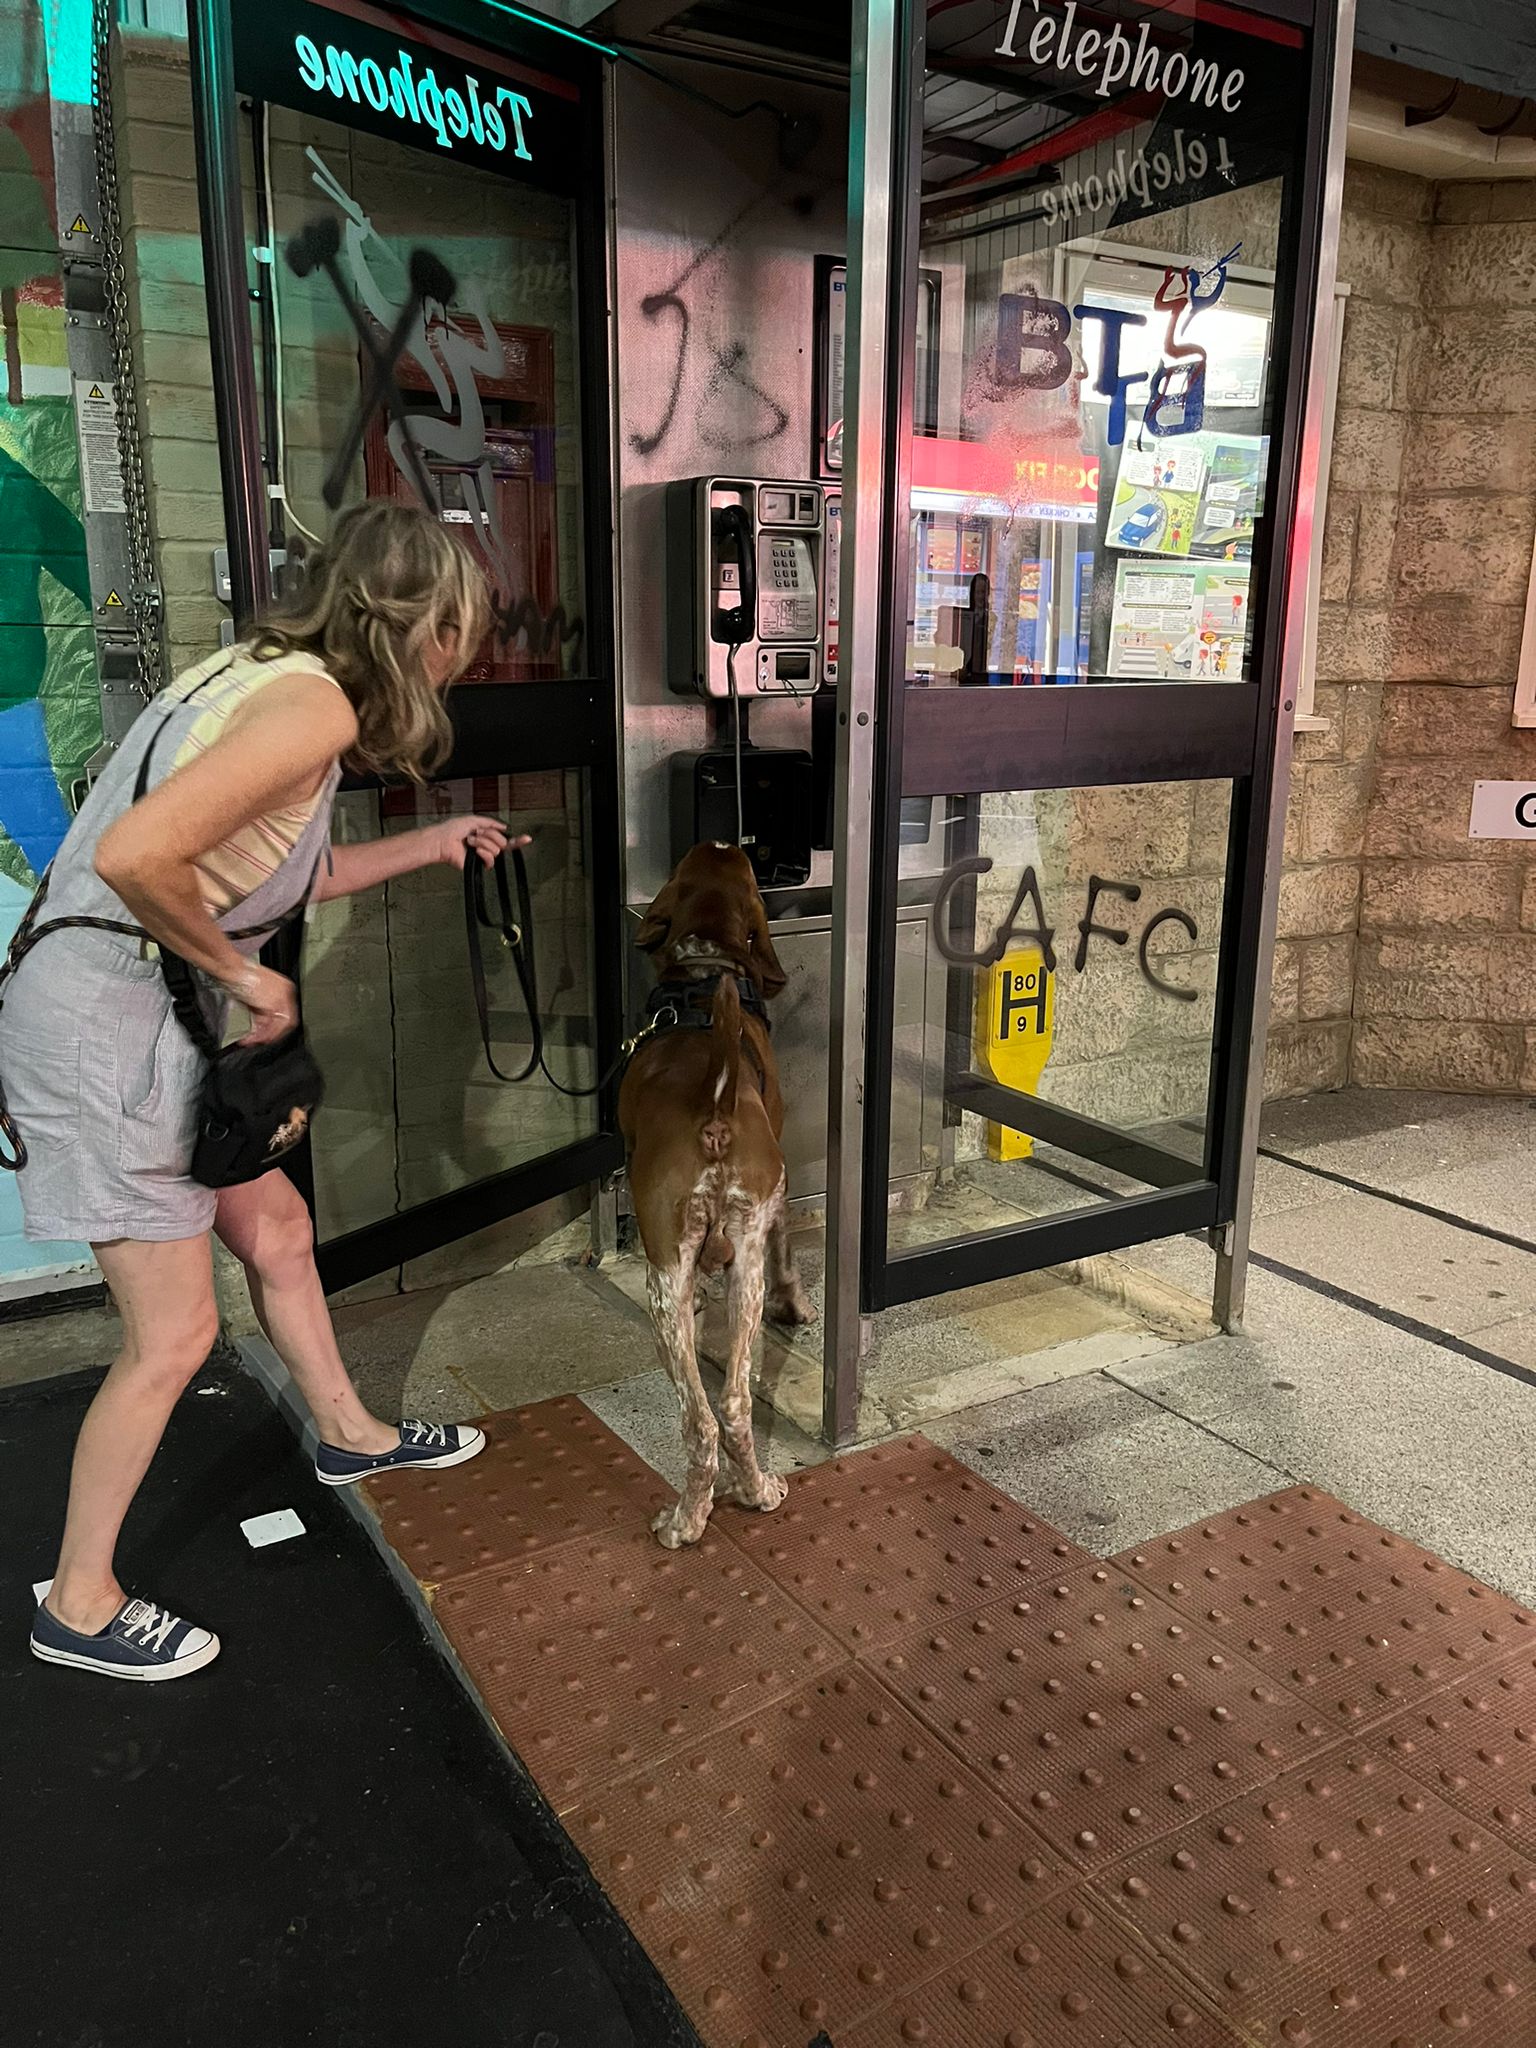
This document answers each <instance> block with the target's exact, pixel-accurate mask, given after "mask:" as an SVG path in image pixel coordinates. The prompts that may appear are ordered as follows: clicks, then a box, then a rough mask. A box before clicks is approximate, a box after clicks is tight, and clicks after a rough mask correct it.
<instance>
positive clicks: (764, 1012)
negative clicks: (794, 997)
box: [626, 968, 773, 1092]
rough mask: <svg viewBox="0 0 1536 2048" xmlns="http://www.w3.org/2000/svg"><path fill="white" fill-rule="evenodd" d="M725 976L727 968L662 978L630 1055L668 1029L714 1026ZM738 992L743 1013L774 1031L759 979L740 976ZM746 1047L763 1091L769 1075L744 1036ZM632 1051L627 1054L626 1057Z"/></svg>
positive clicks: (634, 1040)
mask: <svg viewBox="0 0 1536 2048" xmlns="http://www.w3.org/2000/svg"><path fill="white" fill-rule="evenodd" d="M724 979H725V969H724V968H722V969H721V970H720V971H719V972H718V973H716V974H706V975H703V976H701V977H700V978H699V979H698V980H697V981H693V980H689V981H658V982H657V984H656V986H655V987H654V988H653V989H652V990H651V999H650V1001H649V1002H648V1003H647V1004H646V1006H645V1022H644V1023H643V1024H642V1025H641V1027H640V1029H639V1030H638V1031H637V1032H636V1033H635V1035H634V1037H633V1038H632V1039H630V1040H628V1041H627V1044H628V1046H629V1048H630V1055H632V1054H633V1053H634V1052H637V1051H638V1050H639V1048H640V1047H641V1045H643V1044H645V1043H646V1042H647V1040H649V1039H652V1038H660V1037H662V1036H663V1035H664V1034H665V1033H667V1032H668V1031H709V1030H711V1029H712V1028H713V1026H714V1021H715V1020H714V1015H713V1011H714V1002H715V991H716V990H717V989H718V988H719V986H720V984H721V982H722V981H723V980H724ZM736 992H737V994H738V995H739V996H740V997H741V1008H742V1014H743V1015H744V1016H748V1017H755V1018H756V1019H757V1021H758V1023H759V1024H761V1025H762V1027H763V1029H764V1030H765V1031H772V1029H773V1025H772V1023H771V1022H770V1021H769V1017H768V1005H767V1004H766V1003H765V1002H764V1001H763V999H762V996H761V995H760V994H759V993H758V989H757V985H756V983H755V982H752V981H749V980H748V979H747V977H746V976H745V975H744V974H738V975H737V976H736ZM742 1045H743V1049H744V1050H745V1051H746V1052H747V1054H748V1055H749V1057H750V1058H751V1061H752V1065H753V1067H754V1069H755V1070H756V1073H757V1085H758V1089H759V1092H765V1091H766V1089H767V1086H768V1076H767V1074H766V1073H765V1072H764V1071H763V1064H762V1062H761V1060H759V1059H758V1058H757V1056H756V1054H755V1053H753V1051H752V1048H751V1045H750V1043H749V1042H748V1041H747V1040H746V1039H745V1038H743V1040H742ZM630 1055H626V1060H627V1059H628V1057H629V1056H630Z"/></svg>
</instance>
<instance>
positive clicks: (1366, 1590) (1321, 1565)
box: [1116, 1487, 1536, 1727]
mask: <svg viewBox="0 0 1536 2048" xmlns="http://www.w3.org/2000/svg"><path fill="white" fill-rule="evenodd" d="M1116 1562H1117V1563H1118V1564H1119V1565H1120V1566H1121V1567H1122V1568H1123V1569H1124V1570H1126V1571H1128V1572H1130V1573H1131V1574H1133V1575H1134V1576H1135V1577H1137V1578H1139V1579H1141V1580H1142V1581H1143V1582H1144V1583H1145V1584H1146V1585H1148V1586H1150V1587H1151V1588H1152V1589H1153V1591H1154V1592H1156V1593H1158V1594H1159V1595H1161V1597H1162V1598H1163V1599H1165V1600H1168V1601H1170V1602H1172V1603H1173V1604H1174V1605H1175V1606H1177V1607H1178V1608H1180V1609H1181V1611H1182V1612H1183V1613H1185V1614H1186V1615H1188V1616H1189V1617H1190V1619H1191V1620H1193V1621H1195V1622H1196V1623H1197V1624H1198V1625H1199V1626H1200V1627H1201V1628H1202V1629H1205V1630H1207V1631H1208V1632H1209V1633H1211V1634H1213V1635H1215V1636H1216V1637H1218V1638H1219V1639H1220V1640H1221V1641H1222V1642H1225V1643H1227V1644H1229V1645H1230V1646H1231V1647H1232V1648H1233V1649H1234V1650H1238V1651H1240V1652H1241V1653H1242V1654H1243V1655H1244V1656H1245V1657H1248V1658H1250V1659H1251V1660H1252V1661H1254V1662H1255V1663H1257V1664H1260V1665H1261V1666H1262V1667H1263V1668H1264V1670H1265V1671H1267V1672H1268V1673H1269V1675H1270V1676H1271V1677H1272V1678H1275V1679H1278V1680H1279V1681H1281V1682H1282V1683H1283V1684H1285V1685H1287V1686H1289V1687H1291V1688H1293V1689H1294V1690H1296V1691H1298V1692H1300V1693H1302V1694H1304V1695H1305V1696H1306V1697H1307V1698H1308V1699H1310V1700H1312V1701H1313V1702H1314V1703H1315V1705H1316V1707H1317V1710H1318V1711H1319V1712H1320V1713H1327V1714H1328V1715H1330V1716H1331V1717H1332V1718H1333V1719H1334V1721H1335V1722H1336V1723H1339V1724H1342V1725H1344V1726H1346V1727H1366V1726H1369V1725H1371V1724H1373V1723H1375V1722H1377V1721H1380V1720H1383V1719H1385V1718H1386V1717H1388V1716H1389V1715H1393V1714H1396V1713H1398V1712H1400V1711H1401V1710H1402V1709H1403V1708H1404V1707H1406V1706H1410V1705H1412V1704H1413V1703H1414V1702H1415V1701H1418V1700H1421V1699H1424V1698H1425V1697H1427V1696H1428V1695H1429V1694H1431V1693H1433V1692H1436V1691H1438V1690H1439V1689H1440V1688H1441V1687H1442V1686H1446V1685H1450V1684H1452V1683H1454V1682H1455V1681H1456V1680H1457V1679H1458V1678H1462V1677H1465V1676H1467V1675H1468V1674H1470V1673H1471V1672H1473V1671H1476V1670H1478V1669H1480V1668H1482V1667H1484V1666H1487V1665H1489V1664H1491V1663H1492V1662H1494V1661H1496V1660H1499V1659H1503V1658H1506V1657H1510V1656H1513V1655H1514V1654H1515V1653H1516V1652H1517V1651H1518V1650H1519V1649H1520V1647H1521V1645H1522V1643H1525V1642H1530V1643H1532V1644H1533V1645H1536V1616H1533V1615H1531V1614H1529V1613H1527V1612H1526V1610H1525V1609H1524V1608H1522V1607H1520V1606H1518V1605H1517V1604H1516V1603H1515V1602H1514V1601H1513V1600H1509V1599H1506V1598H1505V1597H1504V1596H1503V1595H1502V1594H1499V1593H1495V1592H1493V1591H1492V1590H1491V1589H1490V1588H1489V1587H1487V1586H1484V1585H1482V1584H1480V1583H1479V1582H1478V1581H1477V1580H1476V1579H1471V1578H1468V1577H1467V1576H1466V1575H1465V1574H1464V1573H1462V1572H1459V1571H1457V1570H1456V1569H1455V1567H1454V1566H1452V1565H1448V1564H1446V1563H1445V1562H1444V1560H1443V1559H1441V1558H1438V1557H1435V1556H1433V1555H1432V1554H1431V1553H1430V1552H1429V1551H1427V1550H1421V1549H1420V1548H1419V1547H1418V1545H1417V1544H1414V1543H1410V1542H1409V1541H1408V1540H1407V1538H1406V1537H1403V1536H1395V1535H1393V1534H1392V1532H1391V1531H1390V1530H1388V1529H1382V1528H1379V1527H1378V1526H1377V1525H1376V1524H1375V1523H1374V1522H1368V1521H1366V1520H1364V1518H1363V1517H1361V1516H1359V1515H1357V1514H1355V1513H1354V1512H1353V1511H1352V1510H1351V1509H1349V1508H1346V1507H1345V1506H1344V1505H1343V1504H1342V1503H1341V1502H1339V1501H1336V1500H1334V1499H1332V1498H1331V1496H1329V1495H1328V1494H1325V1493H1319V1492H1317V1491H1316V1489H1314V1488H1311V1487H1293V1488H1291V1489H1289V1490H1288V1491H1287V1492H1285V1493H1279V1494H1275V1495H1272V1496H1271V1497H1270V1498H1269V1499H1267V1500H1261V1501H1255V1502H1253V1503H1252V1504H1251V1505H1250V1506H1248V1507H1244V1508H1237V1509H1234V1510H1233V1511H1232V1513H1230V1514H1226V1515H1219V1516H1217V1517H1215V1518H1214V1519H1213V1520H1211V1521H1209V1522H1202V1523H1199V1524H1197V1525H1196V1526H1195V1527H1194V1528H1191V1529H1186V1530H1183V1531H1181V1532H1180V1533H1179V1534H1178V1535H1175V1536H1168V1537H1162V1538H1159V1539H1158V1541H1157V1542H1155V1543H1151V1544H1145V1545H1143V1546H1141V1548H1139V1549H1137V1550H1134V1551H1129V1552H1127V1553H1126V1554H1125V1555H1124V1556H1123V1557H1121V1558H1118V1559H1117V1560H1116Z"/></svg>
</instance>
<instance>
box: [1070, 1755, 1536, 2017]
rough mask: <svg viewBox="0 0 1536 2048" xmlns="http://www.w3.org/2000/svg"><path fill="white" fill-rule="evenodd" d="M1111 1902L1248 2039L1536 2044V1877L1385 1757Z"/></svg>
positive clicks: (1158, 1871)
mask: <svg viewBox="0 0 1536 2048" xmlns="http://www.w3.org/2000/svg"><path fill="white" fill-rule="evenodd" d="M1098 1889H1099V1890H1101V1891H1102V1892H1103V1894H1104V1895H1105V1896H1106V1897H1107V1898H1109V1899H1112V1900H1113V1902H1114V1904H1115V1906H1116V1907H1117V1909H1118V1910H1119V1911H1121V1912H1123V1913H1125V1914H1127V1915H1129V1916H1130V1918H1131V1920H1132V1921H1133V1922H1134V1924H1135V1925H1136V1927H1137V1928H1138V1929H1139V1930H1140V1931H1141V1932H1142V1933H1143V1934H1145V1935H1146V1936H1147V1937H1148V1938H1149V1939H1150V1940H1151V1941H1152V1942H1153V1943H1154V1945H1155V1946H1156V1947H1157V1948H1158V1949H1160V1950H1161V1951H1162V1952H1163V1953H1164V1954H1165V1955H1166V1956H1168V1957H1169V1958H1170V1959H1171V1960H1173V1961H1175V1962H1176V1963H1177V1966H1178V1967H1179V1969H1180V1970H1181V1971H1182V1972H1184V1973H1185V1974H1186V1975H1187V1976H1189V1977H1191V1978H1193V1979H1194V1980H1195V1981H1196V1982H1197V1983H1198V1984H1200V1985H1201V1987H1202V1988H1203V1989H1204V1990H1205V1991H1206V1992H1207V1993H1208V1995H1209V1996H1210V1997H1211V1998H1212V2000H1213V2001H1214V2002H1215V2003H1216V2005H1217V2006H1218V2007H1219V2008H1220V2009H1221V2011H1222V2012H1223V2013H1224V2014H1225V2015H1226V2016H1227V2017H1228V2018H1229V2019H1230V2020H1231V2021H1232V2023H1233V2024H1234V2026H1235V2027H1236V2028H1237V2029H1238V2031H1239V2032H1240V2033H1241V2034H1242V2035H1243V2036H1244V2038H1245V2039H1249V2038H1252V2039H1254V2040H1259V2041H1264V2042H1273V2043H1275V2044H1277V2048H1441V2044H1442V2043H1443V2044H1446V2048H1450V2044H1452V2043H1457V2042H1462V2041H1465V2042H1467V2043H1469V2044H1476V2048H1495V2044H1497V2048H1528V2044H1529V2043H1530V2042H1531V2041H1533V2040H1536V1961H1533V1944H1536V1871H1532V1870H1531V1869H1529V1868H1528V1867H1526V1866H1524V1865H1523V1864H1521V1862H1520V1861H1519V1859H1518V1857H1517V1856H1516V1855H1515V1854H1514V1853H1512V1852H1511V1851H1510V1849H1509V1848H1508V1847H1507V1845H1505V1844H1502V1843H1498V1842H1496V1841H1494V1840H1493V1839H1492V1838H1490V1837H1488V1836H1485V1835H1484V1834H1482V1833H1481V1831H1480V1830H1479V1829H1478V1828H1477V1827H1476V1826H1475V1825H1474V1824H1473V1823H1471V1822H1470V1821H1469V1820H1468V1819H1467V1817H1466V1816H1465V1815H1464V1814H1461V1813H1458V1812H1457V1811H1456V1810H1455V1809H1454V1808H1453V1807H1451V1806H1450V1805H1448V1804H1447V1803H1446V1802H1445V1801H1443V1800H1441V1799H1438V1798H1437V1797H1436V1796H1435V1795H1434V1794H1433V1793H1432V1792H1430V1791H1428V1790H1427V1789H1426V1788H1425V1787H1424V1786H1422V1785H1420V1784H1418V1783H1417V1782H1416V1781H1415V1780H1414V1779H1412V1778H1410V1777H1408V1776H1407V1775H1406V1773H1404V1772H1402V1771H1399V1770H1397V1769H1396V1768H1395V1767H1394V1766H1393V1765H1392V1764H1391V1763H1390V1762H1388V1761H1387V1760H1386V1759H1385V1758H1384V1757H1380V1756H1377V1755H1375V1754H1373V1753H1371V1752H1358V1751H1357V1752H1353V1753H1351V1754H1349V1755H1347V1756H1343V1757H1339V1756H1335V1757H1333V1758H1330V1759H1325V1760H1324V1761H1322V1762H1319V1763H1316V1764H1314V1765H1312V1766H1310V1767H1308V1768H1307V1769H1305V1770H1302V1771H1297V1772H1293V1773H1291V1774H1289V1775H1287V1776H1286V1777H1283V1778H1280V1779H1278V1780H1277V1781H1276V1782H1275V1783H1274V1784H1272V1785H1270V1786H1268V1787H1267V1788H1266V1789H1265V1790H1264V1791H1262V1792H1256V1793H1254V1794H1253V1795H1251V1796H1250V1797H1248V1798H1245V1799H1240V1800H1237V1801H1235V1802H1234V1803H1233V1804H1232V1805H1230V1806H1227V1807H1225V1808H1223V1809H1222V1811H1221V1812H1220V1813H1218V1814H1213V1815H1211V1816H1210V1817H1209V1818H1207V1819H1206V1820H1204V1821H1202V1822H1201V1823H1199V1824H1198V1825H1197V1826H1195V1827H1193V1828H1189V1829H1186V1830H1185V1831H1184V1832H1183V1833H1182V1834H1180V1835H1179V1836H1178V1837H1176V1838H1175V1839H1174V1840H1173V1841H1171V1842H1167V1843H1164V1844H1162V1845H1161V1846H1160V1847H1159V1848H1157V1849H1156V1850H1153V1851H1151V1852H1150V1853H1148V1854H1147V1855H1144V1856H1139V1857H1136V1858H1135V1859H1133V1860H1132V1861H1130V1862H1129V1863H1127V1864H1125V1865H1123V1866H1122V1867H1121V1868H1119V1869H1117V1870H1115V1871H1113V1872H1106V1873H1105V1874H1104V1875H1103V1876H1102V1877H1101V1878H1100V1879H1099V1880H1098Z"/></svg>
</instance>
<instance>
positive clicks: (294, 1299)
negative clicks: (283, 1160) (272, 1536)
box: [214, 1172, 400, 1456]
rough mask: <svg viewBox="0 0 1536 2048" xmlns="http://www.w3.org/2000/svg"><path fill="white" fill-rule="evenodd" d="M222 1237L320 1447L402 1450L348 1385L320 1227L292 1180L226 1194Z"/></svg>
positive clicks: (281, 1177)
mask: <svg viewBox="0 0 1536 2048" xmlns="http://www.w3.org/2000/svg"><path fill="white" fill-rule="evenodd" d="M214 1229H215V1230H216V1231H217V1232H218V1234H219V1238H220V1240H221V1242H223V1243H224V1244H226V1245H227V1246H228V1247H229V1249H230V1250H231V1251H232V1252H233V1253H234V1255H235V1257H236V1258H237V1259H238V1260H239V1261H240V1263H241V1264H242V1265H243V1266H244V1268H245V1270H246V1273H247V1275H248V1277H249V1279H250V1283H251V1302H252V1305H253V1306H254V1308H255V1310H256V1314H257V1317H258V1318H259V1320H260V1322H261V1327H262V1328H263V1329H264V1330H265V1331H266V1333H267V1336H268V1337H269V1338H270V1339H271V1342H272V1347H273V1349H274V1350H275V1351H276V1352H277V1355H278V1356H279V1358H281V1359H282V1361H283V1363H284V1365H286V1366H287V1368H288V1370H289V1371H290V1372H291V1373H292V1374H293V1377H294V1379H295V1381H296V1382H297V1383H298V1388H299V1392H300V1393H301V1394H302V1395H303V1396H304V1399H305V1400H306V1401H307V1402H308V1403H309V1411H310V1413H311V1414H312V1415H313V1416H314V1418H315V1427H316V1429H317V1430H318V1431H319V1432H320V1441H321V1442H322V1443H327V1444H336V1445H338V1446H339V1447H340V1448H341V1449H343V1450H348V1451H362V1452H364V1453H366V1454H368V1455H370V1456H372V1455H374V1454H376V1453H378V1452H381V1451H392V1450H394V1449H396V1448H397V1447H398V1445H399V1442H400V1432H399V1430H398V1429H397V1428H395V1427H394V1426H393V1425H392V1424H389V1423H384V1422H380V1420H379V1419H378V1417H377V1416H376V1415H372V1414H370V1413H369V1411H368V1410H367V1409H366V1408H365V1407H364V1406H363V1403H362V1401H361V1400H360V1399H359V1398H358V1393H357V1389H356V1388H355V1387H354V1386H353V1384H352V1382H351V1380H350V1379H348V1377H347V1368H346V1367H345V1365H343V1364H342V1360H341V1353H340V1352H339V1351H338V1350H337V1348H336V1333H335V1331H334V1329H333V1328H332V1326H331V1312H330V1310H329V1309H328V1308H327V1307H326V1305H325V1294H324V1292H323V1290H322V1289H321V1286H320V1275H319V1273H318V1272H317V1271H316V1270H315V1233H314V1226H313V1225H312V1224H311V1222H310V1217H309V1211H308V1209H306V1208H305V1206H304V1199H303V1197H302V1196H301V1195H300V1193H299V1191H298V1189H297V1188H296V1187H295V1186H294V1185H293V1182H292V1181H291V1180H289V1178H288V1176H287V1174H285V1173H280V1172H273V1173H264V1174H263V1175H262V1176H261V1178H260V1180H253V1181H247V1183H246V1184H245V1186H244V1187H239V1188H222V1189H221V1190H220V1191H219V1206H218V1213H217V1216H216V1218H215V1221H214Z"/></svg>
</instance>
